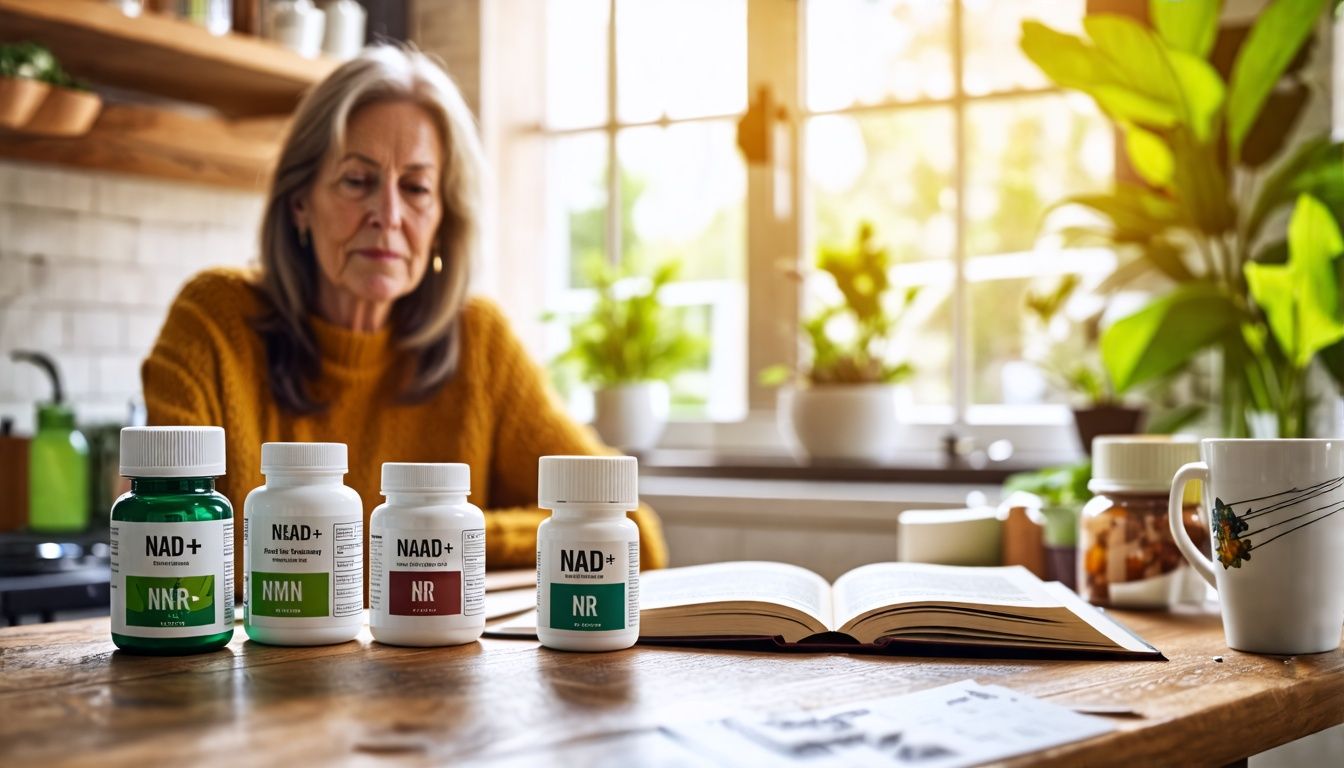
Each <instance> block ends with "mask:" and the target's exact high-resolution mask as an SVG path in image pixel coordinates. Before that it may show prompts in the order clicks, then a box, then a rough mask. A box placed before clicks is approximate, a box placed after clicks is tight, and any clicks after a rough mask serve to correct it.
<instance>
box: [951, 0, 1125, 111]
mask: <svg viewBox="0 0 1344 768" xmlns="http://www.w3.org/2000/svg"><path fill="white" fill-rule="evenodd" d="M963 2H964V4H965V5H964V10H963V11H962V29H963V31H964V34H965V37H964V39H963V41H962V45H963V50H964V51H965V52H966V65H965V71H964V73H963V82H964V87H965V89H966V92H967V93H969V94H971V95H978V94H984V93H992V92H995V91H1009V90H1014V89H1018V88H1041V87H1044V86H1047V85H1049V82H1048V81H1047V80H1046V78H1045V75H1042V74H1041V71H1040V70H1039V69H1037V68H1036V65H1035V64H1032V63H1031V61H1030V60H1029V59H1027V57H1026V56H1024V55H1022V50H1021V48H1019V47H1018V42H1019V41H1020V40H1021V38H1022V21H1023V20H1024V19H1034V20H1036V21H1040V22H1043V23H1045V24H1047V25H1049V26H1050V27H1053V28H1054V29H1057V30H1060V31H1061V32H1072V33H1077V32H1081V31H1082V28H1083V12H1084V6H1086V2H1085V0H1011V2H1006V1H1005V0H963ZM1136 5H1137V3H1136Z"/></svg>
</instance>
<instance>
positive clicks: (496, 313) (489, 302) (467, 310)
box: [462, 296, 513, 344]
mask: <svg viewBox="0 0 1344 768" xmlns="http://www.w3.org/2000/svg"><path fill="white" fill-rule="evenodd" d="M462 326H463V331H464V332H465V333H466V335H467V336H468V337H470V338H472V339H475V340H477V342H478V343H485V344H491V343H497V342H499V341H502V340H504V339H505V338H507V337H508V336H510V335H511V334H512V333H513V331H512V327H511V326H510V323H509V319H508V317H507V316H505V314H504V310H502V309H500V307H499V304H497V303H495V301H494V300H493V299H488V298H486V297H484V296H471V297H468V298H467V303H466V304H465V305H464V306H463V307H462Z"/></svg>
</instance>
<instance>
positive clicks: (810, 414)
mask: <svg viewBox="0 0 1344 768" xmlns="http://www.w3.org/2000/svg"><path fill="white" fill-rule="evenodd" d="M817 268H818V269H819V270H820V271H821V272H822V273H824V274H825V275H827V276H828V277H830V279H831V280H833V281H834V283H835V287H836V288H837V289H838V290H839V292H840V295H841V297H842V300H841V301H840V302H839V303H834V304H829V305H826V306H823V307H822V308H821V309H820V310H819V311H818V312H817V313H816V314H814V315H812V316H811V317H809V318H807V319H806V320H804V321H803V322H802V331H803V338H804V340H805V341H806V342H807V346H808V347H810V353H811V354H810V359H809V360H808V361H807V364H806V365H805V367H803V368H802V369H801V370H799V371H797V372H795V371H793V370H791V369H790V368H788V367H787V366H772V367H771V368H769V369H767V370H766V371H764V372H763V373H762V375H761V380H762V382H764V383H766V384H771V385H784V387H783V388H782V389H781V391H780V397H779V404H778V410H777V413H778V418H779V423H780V431H781V432H782V433H783V434H784V435H785V437H786V438H788V439H790V440H791V448H792V449H793V451H794V453H795V454H800V455H804V456H806V457H807V458H811V459H822V460H843V461H866V462H881V461H886V460H889V459H890V458H891V457H892V454H893V453H894V451H895V449H896V447H897V446H896V430H897V427H898V424H899V421H898V418H897V411H898V408H897V400H898V385H900V383H901V382H903V381H905V380H906V379H908V378H909V377H910V376H911V375H912V374H913V373H914V367H913V366H912V365H911V364H910V363H909V362H908V361H893V360H892V359H891V357H890V347H891V345H892V339H893V336H894V335H895V333H896V331H897V329H898V327H899V325H900V322H901V320H902V318H903V317H904V316H905V313H906V310H907V309H909V307H910V305H911V304H912V303H914V301H915V298H916V297H917V296H918V294H919V289H918V288H915V287H910V288H906V289H904V290H901V289H898V288H897V287H896V286H895V285H893V284H892V282H891V277H890V271H891V255H890V254H889V253H888V251H887V249H886V248H883V247H881V246H879V245H878V243H877V241H876V239H875V237H874V235H873V227H872V225H871V224H869V223H867V222H865V223H863V224H861V225H860V226H859V231H858V236H857V237H856V238H855V241H854V243H853V244H852V245H850V246H843V247H833V246H823V247H822V248H821V249H820V252H819V253H818V257H817Z"/></svg>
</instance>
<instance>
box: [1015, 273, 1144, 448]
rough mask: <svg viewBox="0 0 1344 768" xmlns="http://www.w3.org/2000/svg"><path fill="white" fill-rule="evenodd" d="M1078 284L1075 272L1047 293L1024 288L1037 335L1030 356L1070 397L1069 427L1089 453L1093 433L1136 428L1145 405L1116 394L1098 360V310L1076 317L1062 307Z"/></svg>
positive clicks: (1122, 432) (1126, 431) (1117, 432)
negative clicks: (1130, 401) (1076, 433)
mask: <svg viewBox="0 0 1344 768" xmlns="http://www.w3.org/2000/svg"><path fill="white" fill-rule="evenodd" d="M1080 283H1081V279H1080V278H1079V277H1078V276H1077V275H1075V274H1068V275H1065V276H1064V277H1062V278H1060V281H1059V283H1058V285H1056V286H1055V288H1054V289H1053V290H1051V291H1049V292H1047V293H1035V292H1029V293H1028V294H1027V296H1026V308H1027V314H1028V315H1029V316H1031V317H1032V318H1034V319H1035V321H1036V322H1035V325H1036V326H1037V330H1038V333H1037V334H1036V335H1037V336H1038V337H1040V338H1039V339H1038V343H1036V344H1034V345H1032V346H1035V347H1036V350H1035V352H1034V353H1031V354H1029V356H1030V357H1032V358H1034V359H1033V362H1034V363H1035V364H1036V366H1037V367H1038V368H1040V369H1041V371H1042V372H1043V373H1044V374H1045V375H1046V377H1047V378H1048V379H1049V380H1050V381H1051V382H1052V383H1053V384H1054V385H1055V386H1056V387H1058V388H1059V389H1062V390H1063V391H1065V392H1067V393H1069V394H1070V395H1071V397H1072V398H1073V400H1074V401H1073V402H1072V403H1071V408H1072V411H1073V422H1074V427H1075V429H1076V430H1077V432H1078V440H1079V442H1081V443H1082V446H1083V451H1085V452H1086V453H1088V454H1089V455H1090V454H1091V453H1092V438H1094V437H1096V436H1097V435H1128V434H1133V433H1135V432H1138V431H1139V428H1140V426H1141V425H1142V423H1143V417H1144V409H1143V408H1141V407H1138V406H1134V405H1129V404H1126V403H1125V402H1124V401H1122V400H1121V399H1120V398H1119V397H1118V396H1117V395H1116V393H1115V388H1114V387H1113V386H1112V385H1111V380H1110V377H1109V376H1108V375H1107V374H1106V369H1105V367H1104V366H1102V364H1101V360H1100V358H1099V357H1098V355H1097V349H1096V343H1097V334H1098V323H1099V320H1100V313H1097V314H1096V315H1094V316H1091V317H1087V318H1084V319H1082V320H1080V321H1079V320H1073V319H1072V318H1070V317H1069V316H1068V315H1067V313H1066V312H1065V308H1066V306H1067V305H1068V303H1069V299H1071V298H1072V297H1073V295H1074V292H1075V291H1076V290H1077V288H1078V286H1079V284H1080Z"/></svg>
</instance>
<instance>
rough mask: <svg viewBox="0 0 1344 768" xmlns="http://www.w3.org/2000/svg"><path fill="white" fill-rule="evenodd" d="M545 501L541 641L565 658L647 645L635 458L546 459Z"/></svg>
mask: <svg viewBox="0 0 1344 768" xmlns="http://www.w3.org/2000/svg"><path fill="white" fill-rule="evenodd" d="M538 469H539V478H538V483H537V498H538V503H539V504H540V506H541V507H543V508H545V509H550V510H551V516H550V517H549V518H547V519H545V520H543V521H541V525H540V526H539V527H538V528H537V638H538V639H539V640H541V644H542V645H544V646H546V647H548V648H556V649H559V650H563V651H616V650H620V649H622V648H629V647H630V646H632V645H634V644H635V641H636V640H638V639H639V527H638V526H636V525H635V522H634V521H633V520H631V519H630V518H628V517H626V514H625V513H626V512H627V511H629V510H633V509H635V508H637V507H638V506H639V466H638V463H637V462H636V461H635V459H634V458H633V457H630V456H542V457H541V460H540V466H539V467H538Z"/></svg>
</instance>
